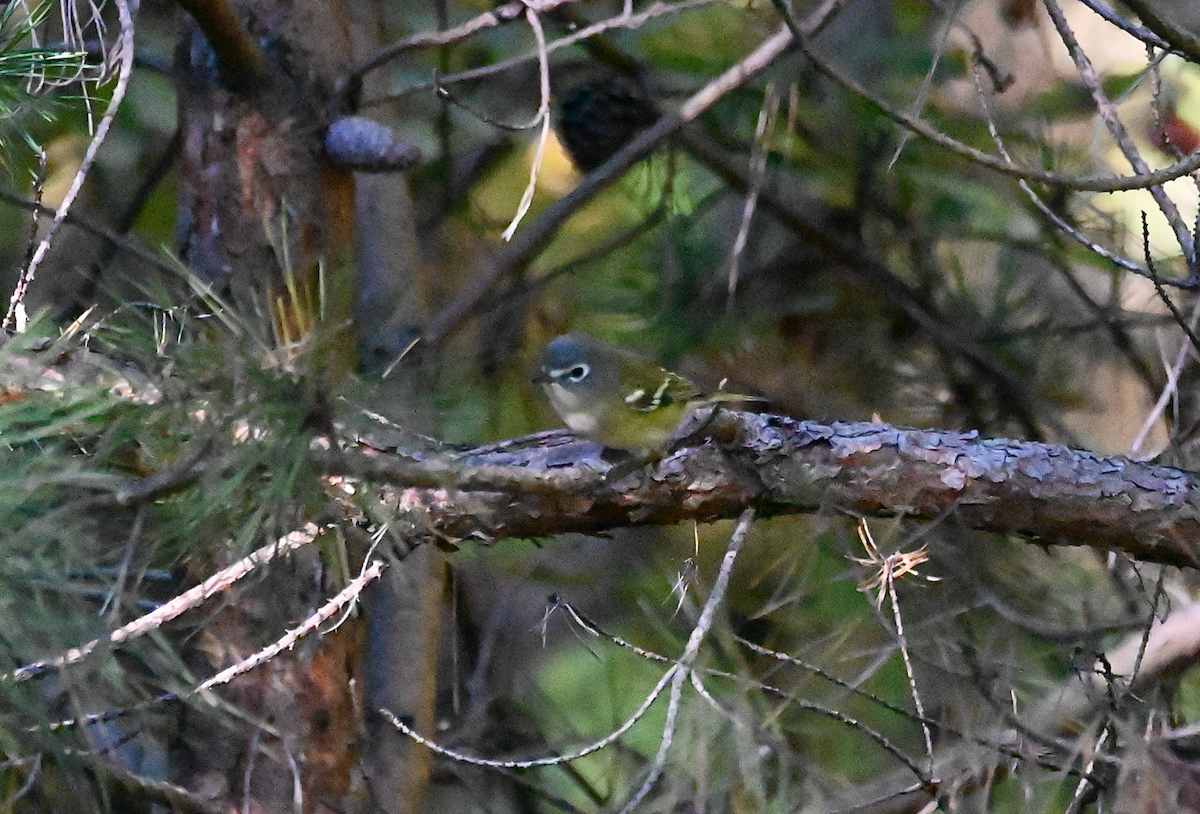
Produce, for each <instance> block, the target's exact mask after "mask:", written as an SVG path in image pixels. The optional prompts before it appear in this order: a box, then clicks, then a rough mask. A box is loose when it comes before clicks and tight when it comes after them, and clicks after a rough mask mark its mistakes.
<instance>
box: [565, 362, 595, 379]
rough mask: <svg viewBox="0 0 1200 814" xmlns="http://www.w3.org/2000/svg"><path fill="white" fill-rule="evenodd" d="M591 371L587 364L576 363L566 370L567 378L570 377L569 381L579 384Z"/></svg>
mask: <svg viewBox="0 0 1200 814" xmlns="http://www.w3.org/2000/svg"><path fill="white" fill-rule="evenodd" d="M591 372H592V369H591V367H589V366H588V365H585V364H578V365H575V367H573V368H571V369H570V370H568V371H567V378H568V379H570V380H571V381H573V382H575V383H576V384H579V383H580V382H581V381H583V380H584V379H586V378H587V377H588V374H589V373H591Z"/></svg>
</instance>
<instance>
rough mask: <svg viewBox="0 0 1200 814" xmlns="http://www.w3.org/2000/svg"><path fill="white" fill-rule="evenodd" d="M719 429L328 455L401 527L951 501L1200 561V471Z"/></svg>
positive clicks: (984, 443) (461, 534) (641, 520)
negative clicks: (662, 451)
mask: <svg viewBox="0 0 1200 814" xmlns="http://www.w3.org/2000/svg"><path fill="white" fill-rule="evenodd" d="M705 427H706V429H705V432H706V433H708V434H709V435H710V436H711V437H710V439H709V440H707V441H704V442H703V443H700V444H699V445H697V446H691V447H687V448H685V449H681V450H679V451H678V452H676V453H675V454H673V455H670V456H669V457H667V458H666V459H664V460H663V461H661V462H659V463H658V464H657V465H655V466H653V467H643V468H638V469H637V470H636V471H634V472H632V473H631V474H628V475H624V476H621V477H615V478H610V479H605V478H604V477H603V473H604V472H605V471H606V470H607V471H609V472H610V473H611V472H612V471H613V470H611V469H610V468H609V467H610V464H608V463H606V462H605V461H604V459H603V458H602V457H601V452H602V451H601V450H600V449H599V448H598V447H596V446H594V445H592V444H589V443H586V442H579V441H573V442H569V443H566V444H562V443H560V444H559V445H558V446H538V447H533V448H530V449H524V450H521V449H518V451H516V452H513V451H504V452H483V453H480V454H477V455H464V456H460V457H458V458H457V459H455V460H453V461H447V460H432V459H431V460H428V461H421V460H417V459H413V458H407V459H403V461H402V465H401V464H398V463H397V460H393V456H389V455H386V454H382V453H378V452H359V451H349V452H337V453H332V452H327V451H326V452H319V453H315V454H317V455H318V457H319V463H320V464H321V465H322V467H323V468H324V469H325V471H327V472H331V473H336V474H343V475H353V476H358V477H363V478H364V479H367V480H374V481H376V482H387V483H390V484H392V485H393V487H394V488H392V489H390V490H389V492H388V497H387V500H388V502H389V504H390V506H391V508H392V510H393V512H394V517H395V520H394V525H395V527H396V530H397V531H398V532H400V533H401V534H402V535H405V536H409V537H411V538H412V539H424V540H426V541H446V540H449V541H456V540H461V539H467V538H477V539H484V540H494V539H498V538H503V537H518V536H542V535H549V534H556V533H561V532H567V531H580V532H599V531H604V530H607V529H612V528H616V527H619V526H629V525H647V524H650V525H662V524H670V523H676V522H679V521H681V520H689V519H690V520H697V521H711V520H716V519H721V518H732V517H736V516H737V515H738V514H739V513H740V512H741V511H742V510H743V509H744V508H746V507H747V506H755V507H757V508H759V509H760V510H762V511H763V512H765V513H768V514H769V513H786V514H791V513H811V512H817V511H822V510H834V511H840V512H845V513H848V514H852V515H857V516H893V517H894V516H905V517H911V518H915V519H934V518H936V517H939V516H941V515H942V514H944V513H947V512H948V513H951V514H952V515H953V517H954V518H955V520H956V522H958V523H961V524H962V525H963V526H965V527H967V528H970V529H975V530H980V531H987V532H993V533H998V534H1018V535H1022V536H1024V537H1029V538H1032V539H1035V540H1038V541H1041V542H1045V543H1052V544H1064V545H1087V546H1093V547H1096V548H1100V549H1106V550H1107V549H1117V550H1120V551H1123V552H1125V553H1126V554H1128V555H1129V556H1131V557H1134V558H1137V559H1142V560H1147V561H1155V562H1161V563H1167V564H1171V565H1178V566H1196V565H1200V477H1197V476H1196V475H1193V474H1192V473H1189V472H1184V471H1182V470H1178V469H1171V468H1169V467H1163V466H1156V465H1153V464H1147V463H1141V462H1138V461H1133V460H1130V459H1127V458H1122V457H1117V456H1112V457H1104V456H1100V455H1097V454H1095V453H1092V452H1087V451H1081V450H1076V449H1071V448H1069V447H1065V446H1061V445H1057V444H1043V443H1033V442H1025V441H1014V440H1006V439H980V438H979V437H978V436H977V435H976V434H974V433H957V432H943V431H933V430H915V429H906V428H899V427H893V426H891V425H887V424H866V423H836V424H832V425H825V424H818V423H815V422H810V421H797V420H794V419H790V418H786V417H783V416H776V415H768V414H761V415H760V414H751V413H735V412H732V411H727V410H722V411H721V412H720V413H719V414H718V415H717V416H716V417H715V418H713V419H712V420H711V421H709V422H708V423H707V424H706V425H705ZM712 438H719V439H722V440H720V441H719V442H717V441H713V440H711V439H712Z"/></svg>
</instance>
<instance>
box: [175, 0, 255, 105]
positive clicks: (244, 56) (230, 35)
mask: <svg viewBox="0 0 1200 814" xmlns="http://www.w3.org/2000/svg"><path fill="white" fill-rule="evenodd" d="M179 5H180V6H181V7H182V8H183V10H184V11H186V12H187V13H188V14H189V15H191V17H192V19H193V20H195V21H196V25H197V26H199V28H200V30H201V31H203V32H204V38H205V39H206V40H208V44H209V45H210V46H211V47H212V49H213V52H214V53H215V54H216V55H217V64H218V65H219V66H220V70H221V77H222V78H223V79H224V80H225V82H227V83H228V84H229V86H230V87H234V88H239V89H252V88H254V87H255V85H256V84H257V83H258V82H259V81H260V80H261V79H262V78H263V75H264V72H265V70H266V60H265V59H264V58H263V54H262V51H261V50H259V47H258V45H257V44H256V43H255V42H254V40H253V39H252V38H251V36H250V32H248V31H247V30H246V27H245V26H244V25H243V24H242V21H241V20H239V19H238V16H237V14H236V13H235V12H234V10H233V7H232V6H230V4H229V3H228V2H227V0H179Z"/></svg>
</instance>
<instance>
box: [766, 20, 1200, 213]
mask: <svg viewBox="0 0 1200 814" xmlns="http://www.w3.org/2000/svg"><path fill="white" fill-rule="evenodd" d="M772 2H773V3H774V4H775V7H776V8H777V9H779V11H780V13H781V14H782V15H783V16H784V20H785V21H786V22H788V24H789V25H794V18H793V16H792V14H791V11H790V9H788V8H787V7H786V5H785V4H784V3H783V2H782V0H772ZM800 43H801V47H802V48H803V49H804V53H805V55H806V56H808V58H809V59H811V60H812V63H813V65H814V67H816V68H817V70H819V71H820V72H821V73H823V74H824V75H825V76H827V77H829V78H830V79H832V80H833V81H834V82H836V83H837V84H839V85H841V86H842V87H844V88H845V89H846V90H848V91H850V92H851V93H853V94H854V95H856V96H858V97H860V98H862V99H863V100H865V101H867V102H869V103H870V104H872V105H874V106H875V108H876V109H878V110H879V112H880V113H882V114H883V115H884V116H886V117H887V118H889V119H891V120H892V121H894V122H896V123H897V124H899V125H901V126H903V127H906V128H908V129H910V130H912V131H913V132H915V133H916V134H917V135H919V136H921V137H923V138H925V139H927V140H928V141H930V142H932V143H933V144H936V145H937V146H939V147H942V148H944V149H946V150H948V151H949V152H952V153H954V154H955V155H958V156H960V157H962V158H965V159H967V160H969V161H972V162H974V163H976V164H978V165H979V166H982V167H986V168H988V169H990V170H995V171H996V172H999V173H1001V174H1003V175H1009V176H1013V177H1016V178H1023V179H1024V180H1026V181H1029V182H1032V183H1039V184H1046V185H1048V186H1052V187H1059V188H1065V189H1073V190H1078V191H1081V192H1121V191H1128V190H1132V189H1146V188H1148V187H1152V186H1154V185H1159V184H1165V183H1166V182H1167V181H1171V180H1174V179H1176V178H1181V177H1183V176H1184V175H1188V174H1189V173H1192V172H1195V171H1196V170H1197V169H1200V151H1197V152H1195V153H1193V154H1192V155H1190V156H1188V157H1187V158H1186V159H1184V160H1182V161H1177V162H1175V163H1173V164H1171V165H1169V166H1167V167H1163V168H1162V169H1159V170H1154V171H1153V172H1146V173H1144V174H1143V173H1139V174H1136V175H1130V176H1100V177H1092V178H1086V177H1081V176H1073V175H1067V174H1064V173H1058V172H1047V171H1045V170H1040V169H1037V168H1034V167H1019V166H1015V165H1014V164H1012V163H1011V162H1009V161H1008V160H1006V159H1004V158H998V157H997V156H993V155H988V154H987V153H984V152H982V151H980V150H977V149H975V148H974V147H971V146H969V145H967V144H964V143H962V142H961V141H958V140H957V139H954V138H951V137H950V136H948V135H946V134H945V133H943V132H941V131H940V130H938V129H937V128H935V127H933V126H932V125H929V124H927V123H926V122H923V121H921V120H920V119H918V118H916V117H914V116H910V115H909V114H907V113H905V112H903V111H901V110H897V109H896V108H895V107H893V106H892V105H890V104H889V103H888V102H886V101H885V100H884V99H882V98H881V97H879V96H878V95H877V94H875V93H872V92H871V91H870V90H868V89H867V88H866V87H865V86H864V85H863V84H862V83H860V82H858V81H857V80H855V79H853V78H851V77H850V76H849V75H848V74H846V73H845V72H843V71H841V70H840V69H838V68H836V67H835V66H834V65H833V64H832V63H830V62H829V61H828V60H826V59H824V58H822V57H821V55H820V54H818V53H816V52H815V51H814V50H813V49H812V48H811V47H810V46H809V37H807V36H805V37H801V38H800Z"/></svg>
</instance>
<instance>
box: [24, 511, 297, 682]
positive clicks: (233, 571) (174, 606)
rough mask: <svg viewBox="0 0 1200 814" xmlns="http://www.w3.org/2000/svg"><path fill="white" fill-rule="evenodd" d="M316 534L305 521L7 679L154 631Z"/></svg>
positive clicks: (57, 665)
mask: <svg viewBox="0 0 1200 814" xmlns="http://www.w3.org/2000/svg"><path fill="white" fill-rule="evenodd" d="M319 534H320V529H319V528H318V527H317V526H316V525H314V524H312V523H309V524H308V525H307V526H305V527H304V528H303V529H301V530H300V531H294V532H292V533H291V534H288V535H285V536H283V537H280V538H279V539H278V540H276V541H275V542H273V543H271V544H270V545H265V546H263V547H262V548H260V549H258V550H257V551H255V552H253V553H252V554H250V555H249V556H247V557H244V558H242V559H240V560H238V561H237V562H235V563H234V564H233V565H230V566H228V567H227V568H223V569H221V570H220V571H218V572H217V573H216V574H213V575H212V576H211V577H209V578H208V579H206V580H204V582H202V583H200V584H199V585H197V586H196V587H194V588H191V589H190V590H187V591H184V592H183V593H181V594H180V595H179V596H177V597H175V598H174V599H172V600H171V601H170V602H167V603H165V604H164V605H162V606H161V607H159V608H157V609H155V610H153V611H151V612H150V613H147V614H145V615H144V616H140V617H138V618H137V619H134V620H133V621H132V622H130V623H128V624H126V625H123V626H122V627H119V628H117V629H116V630H114V631H113V632H112V633H110V634H108V635H107V636H105V637H104V638H103V639H93V640H92V641H90V642H88V643H87V644H85V645H82V646H80V647H73V648H71V649H70V650H68V651H67V652H66V653H64V654H63V655H61V656H56V657H55V658H52V659H46V660H44V661H35V662H33V663H32V664H27V665H25V666H24V667H18V668H17V669H16V670H14V671H13V672H12V673H10V674H9V678H10V679H11V680H13V681H25V680H27V679H30V678H33V677H35V676H38V675H40V674H42V673H44V672H45V671H47V670H50V669H55V668H62V667H66V666H68V665H71V664H75V663H77V662H80V661H82V660H83V659H85V658H87V657H88V655H89V654H91V653H92V652H93V651H94V650H95V649H96V648H97V647H99V646H100V645H101V644H118V643H120V642H124V641H129V640H131V639H136V638H137V637H139V636H144V635H145V634H147V633H150V632H152V631H154V630H157V629H158V628H160V627H162V625H163V624H165V623H166V622H169V621H170V620H172V619H174V618H175V617H177V616H179V615H180V614H182V613H183V612H184V611H187V610H189V609H191V608H194V607H196V606H197V605H199V604H200V603H201V602H203V601H204V600H206V599H208V598H209V597H211V596H213V595H215V594H218V593H220V592H222V591H224V590H226V589H227V588H229V586H231V585H233V584H234V583H235V582H237V581H238V580H240V579H241V578H242V577H245V576H246V575H247V574H249V573H251V572H252V571H253V570H254V569H255V568H257V567H259V566H260V565H265V564H266V563H268V562H270V561H271V560H273V559H274V558H275V557H277V556H279V555H280V554H286V553H288V552H290V551H293V550H295V549H297V548H300V547H302V546H306V545H308V544H309V543H311V542H313V541H314V540H315V539H317V536H318V535H319Z"/></svg>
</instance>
